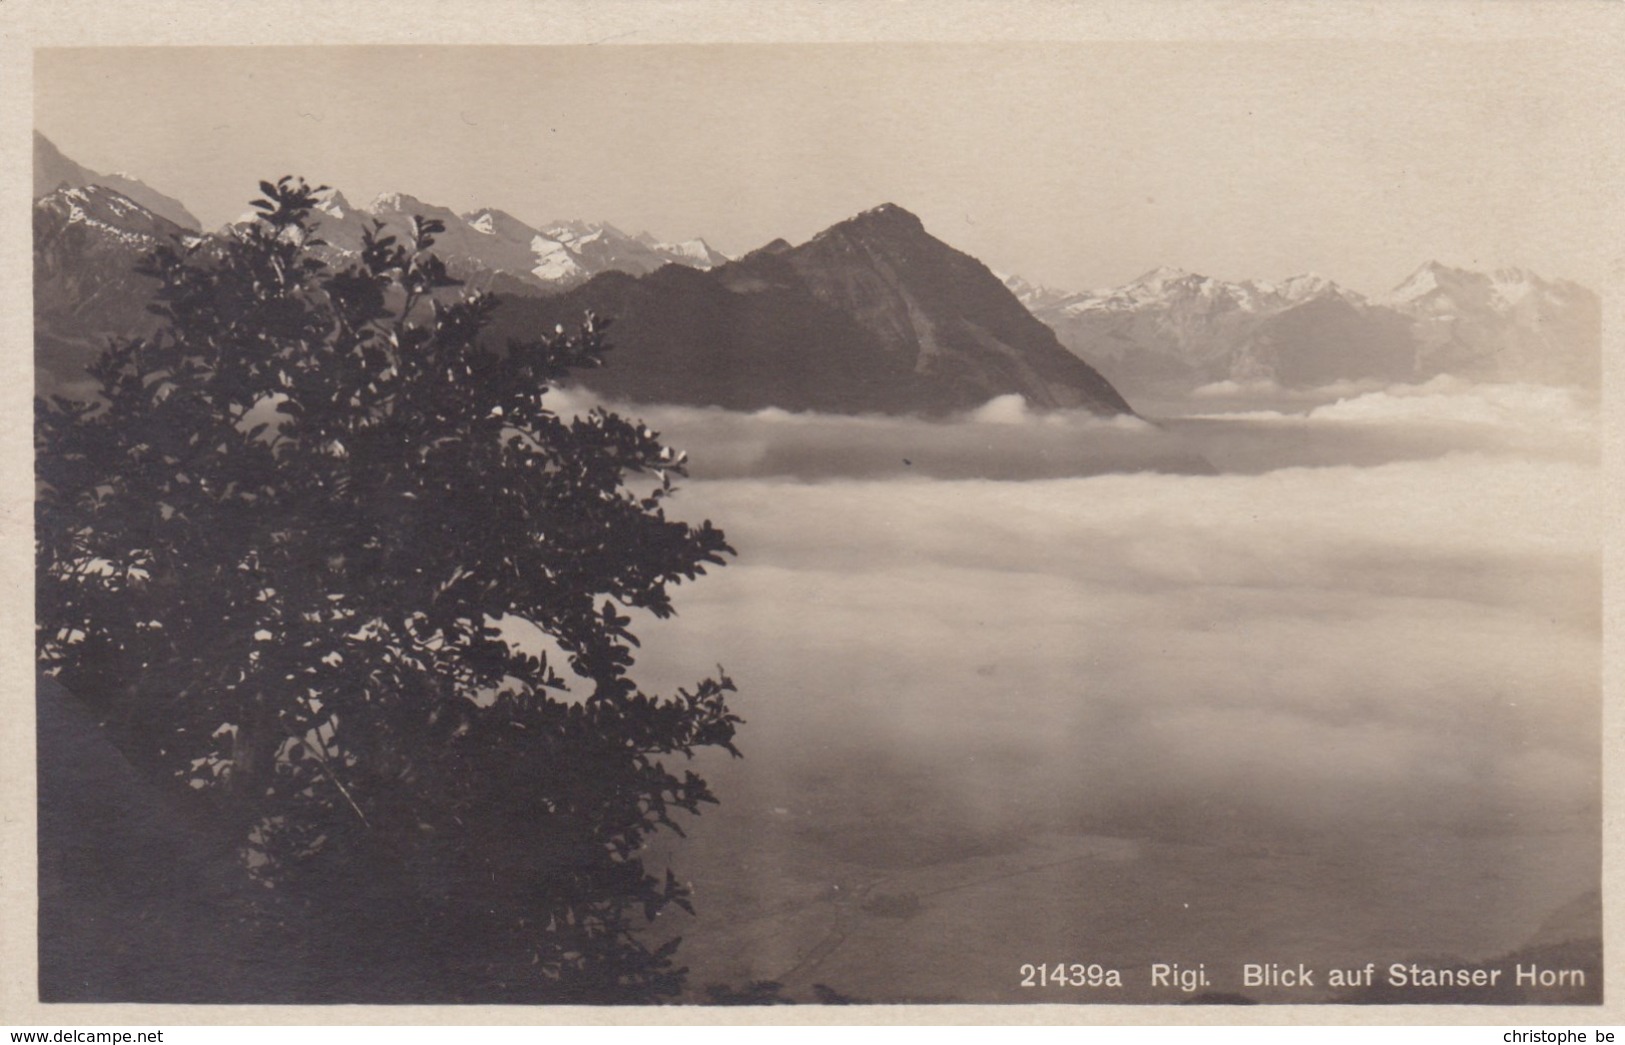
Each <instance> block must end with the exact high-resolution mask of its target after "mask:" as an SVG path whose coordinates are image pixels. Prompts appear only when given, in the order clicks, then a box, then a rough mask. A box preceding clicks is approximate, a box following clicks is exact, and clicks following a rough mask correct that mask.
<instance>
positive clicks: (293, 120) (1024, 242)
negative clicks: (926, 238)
mask: <svg viewBox="0 0 1625 1045" xmlns="http://www.w3.org/2000/svg"><path fill="white" fill-rule="evenodd" d="M1587 46H1588V45H1587V44H1586V42H1585V41H1583V40H1582V41H1578V42H1576V43H1574V44H1572V45H1569V44H1554V43H1549V42H1538V43H1531V42H1527V41H1520V42H1510V43H1509V42H1501V43H1475V44H1468V43H1459V44H1440V43H1438V42H1436V41H1435V42H1429V43H1426V44H1417V45H1414V46H1406V45H1396V44H1394V43H1393V42H1391V41H1378V42H1360V41H1304V40H1298V41H1285V42H1283V41H1254V42H1248V41H1242V42H1207V43H1166V42H1112V43H1087V44H1058V45H1039V44H998V45H990V46H976V47H973V46H967V45H900V44H876V45H790V44H777V45H751V46H743V45H703V46H614V45H607V46H575V47H547V48H531V47H524V48H520V47H512V48H496V47H477V48H415V47H398V48H354V47H332V48H297V47H278V48H266V47H262V48H252V49H248V48H230V49H228V48H184V49H182V48H164V49H158V48H151V49H134V48H102V49H84V50H41V51H39V52H36V67H35V68H36V88H37V93H36V117H37V126H38V128H39V129H40V130H41V131H43V132H44V133H45V134H46V135H47V136H48V137H50V138H51V139H52V140H53V141H55V142H56V144H57V145H58V146H59V147H60V148H61V149H62V150H63V151H64V152H65V153H67V155H68V156H70V157H71V158H73V159H75V160H77V161H79V162H80V163H82V164H84V165H86V166H88V167H91V168H93V169H96V170H100V171H112V170H122V171H127V172H129V173H131V174H133V175H135V176H137V177H139V178H141V179H142V180H144V181H146V182H148V183H149V184H151V185H153V186H154V187H155V188H158V189H160V190H162V191H164V192H167V193H169V194H171V195H174V196H176V197H178V198H179V199H181V200H182V201H183V202H184V203H186V204H187V206H189V207H190V208H191V209H192V210H193V211H194V212H195V213H196V214H197V215H198V216H199V218H201V219H202V220H203V221H204V223H205V224H206V225H215V224H218V223H221V222H224V221H227V220H230V219H231V218H234V217H236V216H237V215H238V214H240V213H242V212H243V211H244V210H245V209H246V206H245V204H246V202H247V200H248V199H249V197H250V195H251V194H252V191H253V187H254V184H255V182H256V180H257V179H259V178H261V177H264V176H268V175H270V176H274V175H279V174H283V173H300V174H304V175H305V176H307V177H309V178H311V179H313V180H319V181H322V182H325V183H327V184H330V185H333V186H336V187H338V188H341V189H342V190H343V191H344V192H345V193H346V195H348V196H350V197H351V198H352V199H353V200H354V201H355V202H357V203H362V202H365V201H367V200H370V199H371V198H372V197H373V196H375V195H376V194H378V193H380V192H385V191H401V192H406V193H409V194H412V195H415V196H418V197H420V198H422V199H424V200H427V201H430V202H434V203H440V204H444V205H446V206H450V207H453V208H456V209H458V210H468V209H473V208H475V207H478V206H484V205H492V206H497V207H501V208H503V209H506V210H509V211H511V212H512V213H514V214H515V215H516V216H518V217H520V218H523V219H525V220H528V221H531V222H532V223H540V222H543V221H546V220H548V219H551V218H555V217H559V218H588V219H605V220H609V221H611V222H614V223H615V224H616V225H618V226H621V227H623V228H625V229H626V230H627V231H633V232H635V231H638V230H640V229H645V228H646V229H648V230H649V231H651V232H653V233H655V234H656V235H658V236H661V237H663V238H686V237H689V236H696V235H699V236H704V237H705V238H707V239H709V240H710V241H711V242H712V243H713V244H714V245H716V246H718V247H719V248H720V249H722V250H724V251H727V252H729V253H739V252H743V251H745V250H749V249H751V248H754V247H756V246H760V245H761V244H762V243H764V242H766V241H768V240H769V239H772V238H773V237H775V236H783V237H785V238H787V239H790V240H792V241H800V240H802V239H804V238H806V237H807V236H809V235H811V234H812V233H814V232H816V231H817V230H819V229H820V228H823V227H825V226H827V225H829V224H831V223H833V222H835V221H838V220H840V219H842V218H845V217H848V216H850V215H852V214H854V213H856V212H857V211H860V210H863V209H866V208H868V207H871V206H874V205H876V204H879V203H881V202H885V201H891V202H895V203H897V204H900V205H902V206H904V207H906V208H908V209H910V210H912V211H914V212H915V213H917V214H919V215H920V216H921V217H922V218H923V219H924V221H925V223H926V227H927V228H928V229H929V230H930V231H932V232H933V233H934V234H936V235H937V236H938V237H940V238H942V239H944V240H946V241H947V242H949V243H951V244H953V245H955V246H957V247H959V248H961V249H963V250H966V251H968V252H970V253H972V254H974V255H976V256H977V257H979V258H981V259H982V260H983V261H985V262H986V263H987V264H989V265H990V266H991V267H993V268H994V269H996V270H999V271H1004V272H1016V273H1020V274H1022V275H1024V276H1026V277H1028V278H1029V279H1033V280H1038V281H1042V282H1047V283H1050V284H1053V285H1057V286H1060V287H1064V288H1068V289H1072V288H1082V287H1090V286H1102V285H1109V284H1115V283H1119V282H1122V281H1125V280H1127V279H1130V278H1132V277H1134V276H1136V275H1138V274H1139V273H1141V272H1142V271H1144V270H1146V269H1149V268H1151V267H1153V266H1155V265H1158V264H1170V265H1177V266H1180V267H1184V268H1188V269H1192V270H1194V271H1199V272H1204V273H1207V274H1211V275H1215V276H1220V277H1225V278H1242V277H1247V276H1259V277H1265V278H1277V277H1282V276H1286V275H1290V274H1293V273H1297V272H1303V271H1316V272H1320V273H1322V274H1324V275H1327V276H1330V277H1332V278H1334V279H1338V280H1339V281H1342V282H1344V283H1346V284H1348V285H1350V286H1352V287H1354V288H1355V289H1359V290H1362V291H1367V292H1371V291H1379V290H1383V289H1386V288H1388V287H1390V286H1392V285H1394V284H1396V283H1398V282H1399V281H1400V280H1401V279H1403V278H1404V277H1405V276H1406V275H1407V274H1408V273H1409V272H1410V271H1411V270H1412V269H1414V268H1415V267H1416V266H1417V265H1418V264H1420V263H1422V262H1423V261H1426V260H1428V259H1429V258H1437V259H1439V260H1441V261H1444V262H1446V263H1451V264H1459V265H1464V266H1469V267H1478V268H1492V267H1499V266H1504V265H1523V266H1528V267H1531V268H1534V269H1535V270H1537V271H1539V272H1542V273H1543V274H1547V275H1556V276H1568V277H1570V278H1575V279H1580V280H1582V281H1584V282H1589V283H1591V284H1592V285H1594V286H1598V288H1599V289H1602V288H1601V286H1600V284H1602V283H1604V282H1605V281H1606V280H1607V279H1608V277H1609V276H1610V274H1611V273H1612V274H1613V275H1614V277H1615V278H1617V276H1618V275H1619V274H1622V272H1625V262H1622V261H1621V260H1620V247H1619V245H1618V244H1616V243H1614V242H1612V241H1611V239H1610V238H1608V237H1606V236H1604V235H1603V232H1604V230H1605V226H1606V225H1607V224H1608V223H1606V222H1604V221H1601V220H1599V216H1600V215H1601V214H1603V213H1604V211H1605V210H1607V209H1610V208H1612V207H1613V205H1614V204H1613V200H1612V192H1611V187H1612V184H1613V182H1614V180H1615V178H1616V173H1617V170H1618V169H1619V164H1620V162H1621V156H1620V143H1619V138H1620V136H1619V135H1618V134H1617V133H1616V131H1615V130H1614V128H1615V127H1617V125H1618V121H1619V119H1620V115H1621V114H1620V109H1619V106H1618V104H1617V103H1618V97H1617V93H1616V92H1615V89H1614V87H1613V82H1614V81H1616V80H1617V79H1618V78H1617V77H1598V76H1596V75H1593V72H1594V70H1595V68H1596V66H1595V64H1594V63H1595V60H1596V58H1597V55H1596V54H1594V53H1590V52H1588V51H1587V50H1586V47H1587ZM1592 50H1593V51H1594V50H1595V48H1592Z"/></svg>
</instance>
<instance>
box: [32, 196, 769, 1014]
mask: <svg viewBox="0 0 1625 1045" xmlns="http://www.w3.org/2000/svg"><path fill="white" fill-rule="evenodd" d="M260 189H261V191H262V193H263V197H262V198H260V199H257V200H255V201H254V206H255V207H256V208H257V209H258V212H259V215H258V218H257V220H255V221H254V222H253V223H252V224H249V225H247V226H244V227H241V228H238V229H236V230H234V231H233V232H232V233H231V235H229V236H226V237H223V238H214V239H206V240H203V241H201V242H200V243H195V244H193V245H191V246H181V245H179V244H177V245H175V246H173V247H166V248H163V249H160V250H158V251H156V252H155V253H154V254H153V255H152V256H151V258H150V259H149V260H148V262H147V263H146V266H145V271H146V272H147V273H148V274H150V275H152V276H154V277H156V279H157V280H158V282H159V290H158V292H157V298H156V303H155V304H154V306H153V308H154V310H155V311H156V312H158V313H159V314H160V316H161V317H162V318H163V320H164V321H165V322H164V326H163V329H161V330H160V331H159V332H158V333H157V334H156V335H154V336H152V337H150V338H143V339H134V340H122V341H118V342H115V343H114V344H113V345H112V346H111V347H110V348H109V350H108V351H107V353H106V354H105V355H104V356H103V357H102V359H101V360H100V361H99V363H98V364H97V365H96V367H95V368H94V371H93V375H94V376H95V377H96V378H97V380H98V381H99V382H100V384H101V387H102V390H103V391H102V396H103V398H102V401H99V402H95V403H79V402H69V401H66V400H62V399H56V400H54V401H52V402H50V403H43V402H41V403H37V404H36V455H37V472H38V501H37V586H38V595H37V601H38V615H37V620H38V652H39V657H40V660H41V662H42V665H43V667H44V669H45V670H47V671H48V672H51V673H54V674H57V675H58V676H59V677H60V678H61V679H62V680H63V681H64V683H66V684H67V685H68V686H69V687H70V688H71V689H73V690H75V691H76V692H78V693H79V694H80V695H81V696H82V697H83V698H84V699H86V700H87V701H88V702H90V703H92V704H93V706H94V707H95V708H96V709H97V710H98V712H99V713H100V714H101V715H102V716H103V717H104V718H105V719H106V720H107V721H108V724H109V728H110V729H111V730H112V731H113V733H114V735H115V736H116V737H118V738H119V740H120V743H121V745H122V746H123V748H124V750H125V751H126V752H127V753H128V754H129V755H130V757H131V758H132V759H134V760H136V761H137V762H138V763H140V764H143V765H145V766H146V767H148V768H149V769H153V770H156V771H159V772H162V773H164V774H167V775H170V776H172V777H174V778H176V779H178V780H182V781H185V782H186V783H188V784H189V785H190V786H191V787H193V788H195V789H198V790H201V791H204V792H205V793H207V794H209V795H210V796H212V797H213V798H214V799H215V800H216V801H217V802H218V804H219V806H220V808H221V809H223V810H224V811H225V812H226V813H227V814H228V815H229V819H230V822H231V823H232V824H234V825H235V827H234V830H235V831H237V832H240V839H241V845H242V849H243V853H244V860H245V865H246V866H247V867H249V868H251V869H252V871H253V873H254V874H255V875H256V876H258V877H259V878H260V879H261V880H262V881H263V882H264V883H265V884H266V885H267V886H269V887H270V888H269V890H268V893H267V894H268V895H276V896H278V897H281V898H282V899H281V900H279V902H281V903H283V904H284V909H286V905H287V904H289V903H292V904H294V905H295V906H302V907H303V909H305V910H308V911H312V912H316V913H318V914H320V916H322V917H324V918H328V919H334V920H337V922H338V924H337V926H336V927H335V928H336V930H337V931H335V932H333V933H331V934H329V935H328V937H327V938H329V939H340V938H343V937H346V936H350V937H357V938H363V939H364V947H365V949H366V953H367V954H370V955H372V956H374V957H376V958H379V959H380V960H382V959H384V958H386V957H388V953H389V952H400V953H406V954H412V955H417V956H420V958H421V962H420V967H421V968H422V969H423V970H424V972H425V977H426V978H427V979H429V980H432V979H433V978H434V977H436V976H439V977H447V976H449V977H453V978H457V977H461V982H462V983H463V987H462V988H457V989H455V990H451V992H450V993H451V995H452V996H456V997H465V996H466V997H470V998H474V997H478V998H487V999H489V998H496V997H512V998H515V999H539V1000H553V1001H591V1002H605V1001H641V1000H649V999H652V998H657V997H660V996H663V995H669V994H672V993H674V992H676V991H677V990H678V989H679V987H680V984H681V975H682V970H680V969H678V968H677V967H676V966H675V964H674V962H673V957H672V956H673V950H674V947H675V941H672V942H671V943H669V944H666V945H663V946H660V947H651V946H648V945H646V944H645V942H644V940H643V934H642V933H641V932H640V931H639V926H640V925H641V924H645V923H646V922H647V921H648V920H650V919H653V918H654V917H655V916H656V915H658V914H659V913H660V912H661V911H662V910H663V909H665V908H667V906H668V905H673V904H675V905H677V906H679V907H682V908H685V909H690V908H689V904H688V901H687V900H686V898H685V891H684V890H683V888H682V887H681V886H680V885H679V884H678V883H677V881H676V880H675V878H674V877H673V875H672V873H671V871H670V870H669V869H668V870H666V871H665V874H664V876H657V875H656V874H653V873H651V872H650V871H649V869H647V868H646V867H645V865H644V862H643V860H642V858H641V857H640V856H639V851H640V849H641V847H642V845H643V843H644V841H645V839H646V837H647V836H648V835H649V834H650V833H651V832H653V831H656V830H658V829H660V828H662V827H675V826H676V825H675V824H674V822H673V820H672V814H673V813H674V812H676V811H678V810H681V811H686V812H689V813H694V812H697V811H698V809H699V806H700V805H701V803H705V802H712V801H715V799H714V798H713V796H712V794H711V792H710V791H709V790H708V788H707V786H706V784H705V782H704V781H703V780H702V779H700V778H699V777H698V776H696V775H695V774H694V773H693V772H691V771H686V770H685V771H681V772H679V771H678V770H676V769H673V768H672V767H670V766H668V765H667V761H669V760H670V759H672V758H673V757H677V756H689V755H692V753H693V751H694V750H695V749H697V748H703V747H721V748H724V749H726V750H728V751H730V752H733V753H735V754H737V752H735V751H734V748H733V743H732V740H733V736H734V729H735V725H736V724H737V723H738V721H739V720H738V719H737V718H736V717H735V716H734V715H733V714H732V713H731V712H730V711H729V709H728V707H727V704H726V694H727V693H728V692H729V691H731V690H732V688H733V687H732V685H731V684H730V682H729V681H728V679H727V678H726V677H725V676H723V675H721V673H720V672H719V673H718V677H716V678H713V679H706V680H703V681H701V682H699V683H698V684H697V685H696V686H695V687H693V688H692V689H691V690H679V691H678V692H677V693H676V694H674V695H669V696H666V697H657V696H653V695H650V694H646V693H644V692H643V691H642V690H640V688H639V687H638V685H637V684H636V683H635V682H634V681H633V680H632V678H630V677H629V675H628V670H629V668H630V667H631V665H632V654H631V649H632V647H634V646H635V645H636V640H635V638H634V636H633V632H632V630H631V627H632V620H631V618H630V616H629V613H630V612H631V611H632V610H642V611H647V612H648V613H650V614H652V615H653V616H655V617H666V616H668V615H669V614H671V613H672V604H671V601H670V597H669V594H668V587H669V586H671V585H673V584H676V583H679V582H680V581H682V580H688V579H692V578H694V577H695V576H697V575H698V574H701V573H703V572H704V570H705V567H706V566H707V565H719V564H721V563H723V562H724V557H725V556H726V555H729V554H731V553H732V549H731V548H729V547H728V545H727V544H726V542H725V540H724V537H723V534H722V533H721V532H720V531H719V530H717V529H715V528H714V527H712V525H711V524H710V523H709V522H705V523H702V524H701V525H699V526H697V527H696V526H691V525H688V524H685V523H683V522H679V521H674V520H672V519H669V518H667V517H666V514H665V511H664V502H665V500H666V498H667V497H668V495H669V494H670V493H671V492H672V489H673V487H672V485H671V480H672V477H673V476H680V475H681V474H682V458H681V456H680V455H677V454H674V453H673V452H672V451H671V450H669V449H668V448H666V447H664V446H663V445H661V443H660V442H659V441H658V438H657V435H656V433H654V432H651V431H649V430H648V429H647V428H645V427H643V426H642V425H640V424H637V423H632V422H629V421H627V420H625V419H623V418H621V417H618V416H616V415H614V414H612V413H608V412H605V411H603V410H595V411H593V412H591V413H590V414H588V415H586V416H581V417H571V418H565V417H561V416H558V415H557V414H555V413H554V412H552V411H551V410H549V409H548V406H547V396H546V393H547V391H548V389H549V387H550V385H552V384H554V383H555V382H557V381H558V380H559V379H560V378H561V377H563V376H564V375H565V374H566V373H567V372H568V371H569V370H571V369H572V368H577V367H590V366H596V365H599V364H600V357H601V354H602V352H603V351H604V349H605V347H606V346H605V342H604V336H603V325H602V324H601V323H598V322H596V321H594V320H593V319H592V318H591V317H588V318H587V321H586V323H585V325H584V326H583V327H582V328H581V329H580V330H579V331H578V332H574V333H565V332H564V331H562V330H560V331H557V332H555V333H551V334H548V335H546V336H542V337H538V338H535V339H533V340H528V341H523V342H518V341H516V342H511V343H510V344H509V345H508V346H507V351H506V352H501V353H498V352H493V351H489V350H486V349H484V348H482V347H480V345H479V344H478V343H477V339H478V335H479V334H480V331H481V329H482V327H483V326H484V325H485V324H486V322H487V320H488V318H489V316H490V315H491V311H492V309H493V308H494V307H495V305H494V302H493V300H492V299H490V298H489V297H486V296H482V295H478V294H474V295H461V294H457V293H453V292H452V291H450V290H448V288H451V287H453V286H454V285H455V281H454V280H452V279H450V278H449V277H448V276H447V274H446V270H445V268H444V266H443V265H442V264H441V262H440V261H439V260H438V259H437V258H436V257H435V256H434V255H433V253H432V252H431V249H430V248H431V247H432V244H433V237H434V234H435V233H437V232H440V231H443V229H442V227H441V226H440V225H439V223H438V222H434V221H418V222H416V223H415V228H414V233H413V235H412V237H410V241H409V242H398V241H397V240H396V238H395V237H393V236H389V235H385V234H384V232H383V229H382V227H381V226H375V227H374V230H373V231H372V232H371V233H370V234H369V235H368V236H367V237H366V238H365V243H364V247H363V250H362V253H361V255H360V257H359V259H358V260H354V261H352V262H351V263H349V264H347V265H346V266H345V267H343V268H336V267H334V265H332V264H330V263H329V261H328V260H326V259H325V257H324V253H323V251H321V250H319V249H318V248H320V247H322V246H323V244H322V243H321V241H320V239H319V238H317V236H316V234H315V231H316V230H315V228H314V223H313V221H312V211H313V210H314V208H315V206H316V204H317V202H318V201H319V199H320V195H319V194H320V193H321V192H323V191H325V187H318V188H310V187H307V186H306V185H305V184H304V183H303V182H302V181H294V180H293V179H290V178H283V179H282V180H281V181H279V182H276V183H275V184H272V183H269V182H262V183H261V184H260ZM526 636H528V639H526ZM549 654H551V657H550V655H549ZM560 660H562V661H564V662H565V663H562V664H561V663H559V661H560ZM566 665H567V670H566ZM312 958H313V960H319V958H320V956H319V955H318V956H312ZM431 967H432V970H431ZM431 971H432V975H431ZM459 992H460V993H459ZM425 1000H429V999H425Z"/></svg>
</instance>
